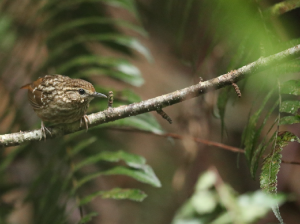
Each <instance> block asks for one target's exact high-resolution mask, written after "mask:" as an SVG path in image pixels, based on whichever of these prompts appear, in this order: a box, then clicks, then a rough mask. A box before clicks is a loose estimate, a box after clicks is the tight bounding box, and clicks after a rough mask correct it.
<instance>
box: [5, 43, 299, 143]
mask: <svg viewBox="0 0 300 224" xmlns="http://www.w3.org/2000/svg"><path fill="white" fill-rule="evenodd" d="M299 56H300V45H297V46H294V47H292V48H289V49H287V50H285V51H282V52H280V53H277V54H275V55H271V56H269V57H266V58H260V59H259V60H257V61H255V62H252V63H250V64H248V65H246V66H244V67H241V68H240V69H238V70H234V71H231V72H229V73H227V74H224V75H221V76H219V77H217V78H213V79H210V80H207V81H205V82H200V83H198V84H196V85H192V86H190V87H187V88H184V89H181V90H176V91H175V92H173V93H169V94H166V95H162V96H158V97H156V98H152V99H149V100H145V101H142V102H139V103H133V104H130V105H126V106H120V107H116V108H108V109H107V110H105V111H101V112H98V113H94V114H90V115H88V119H89V121H90V125H89V127H94V126H97V125H99V124H103V123H108V122H111V121H115V120H118V119H122V118H125V117H130V116H135V115H138V114H143V113H147V112H150V111H158V110H161V109H162V108H164V107H167V106H171V105H173V104H176V103H180V102H182V101H185V100H188V99H191V98H194V97H197V96H199V95H201V94H204V93H206V92H208V91H212V90H215V89H220V88H222V87H224V86H227V85H232V83H236V82H238V81H239V80H241V79H244V78H245V77H248V76H250V75H253V74H255V73H257V72H260V71H263V70H266V69H267V68H268V67H270V66H272V65H278V64H280V63H284V62H286V61H287V60H288V59H295V58H297V57H299ZM49 129H50V131H51V133H52V135H49V134H47V139H51V138H57V137H61V136H63V135H66V134H70V133H73V132H77V131H80V130H83V129H84V127H82V128H81V127H80V126H79V121H78V122H74V123H72V124H61V125H56V126H53V127H49ZM41 136H42V133H41V130H40V129H39V130H32V131H26V132H22V131H20V132H17V133H12V134H5V135H0V146H4V147H7V146H15V145H20V144H22V143H25V142H32V141H39V140H40V138H41Z"/></svg>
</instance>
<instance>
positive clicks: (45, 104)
mask: <svg viewBox="0 0 300 224" xmlns="http://www.w3.org/2000/svg"><path fill="white" fill-rule="evenodd" d="M21 89H27V90H28V100H29V102H30V104H31V106H32V108H33V110H34V112H35V113H36V114H37V116H38V117H39V118H40V119H41V131H42V136H41V138H40V140H41V139H42V137H44V139H46V132H48V133H49V134H50V135H51V132H50V131H49V129H48V128H47V127H46V126H45V124H44V122H50V123H52V124H66V123H73V122H75V121H78V120H80V127H81V126H82V123H83V122H84V123H85V127H86V130H88V123H89V119H88V116H87V115H86V111H87V109H88V107H89V104H90V102H91V100H93V99H94V98H95V97H103V98H107V96H106V95H104V94H102V93H98V92H96V91H95V88H94V86H93V85H92V84H91V83H89V82H87V81H85V80H82V79H72V78H70V77H68V76H63V75H46V76H44V77H41V78H38V79H37V80H36V81H34V82H32V83H29V84H26V85H24V86H22V87H21Z"/></svg>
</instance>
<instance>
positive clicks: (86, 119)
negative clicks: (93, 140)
mask: <svg viewBox="0 0 300 224" xmlns="http://www.w3.org/2000/svg"><path fill="white" fill-rule="evenodd" d="M83 122H84V123H85V129H86V131H88V129H89V123H90V120H89V117H88V116H87V115H83V117H82V118H81V119H80V127H81V126H82V123H83Z"/></svg>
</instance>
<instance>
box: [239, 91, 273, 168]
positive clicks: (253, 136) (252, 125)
mask: <svg viewBox="0 0 300 224" xmlns="http://www.w3.org/2000/svg"><path fill="white" fill-rule="evenodd" d="M273 91H274V90H273ZM273 91H270V92H269V93H268V95H267V96H266V97H265V98H264V100H263V102H262V104H261V106H260V108H259V109H258V110H257V111H256V112H255V113H254V114H253V115H252V116H251V117H250V119H249V122H248V125H247V126H246V128H245V131H244V133H243V139H244V140H243V144H244V145H245V154H246V158H247V160H248V162H249V164H251V163H252V159H253V154H254V152H255V148H256V145H257V141H258V139H259V137H260V133H261V131H262V128H263V127H264V125H265V123H266V121H267V119H268V118H269V116H270V115H271V112H272V110H274V108H275V107H276V104H278V101H277V102H276V103H275V104H274V105H273V107H272V109H271V111H269V113H268V115H267V117H266V118H265V119H264V121H263V123H262V125H261V126H260V127H259V128H258V129H257V125H258V120H259V118H260V116H261V113H262V111H263V109H264V108H265V106H266V104H267V102H268V100H269V99H270V97H271V96H272V94H273Z"/></svg>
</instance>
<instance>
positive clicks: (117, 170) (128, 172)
mask: <svg viewBox="0 0 300 224" xmlns="http://www.w3.org/2000/svg"><path fill="white" fill-rule="evenodd" d="M103 175H125V176H129V177H132V178H134V179H136V180H137V181H140V182H142V183H146V184H150V185H152V186H154V187H161V183H160V181H159V179H158V178H157V177H156V176H155V174H154V172H153V170H152V168H151V167H150V166H147V165H144V167H143V170H141V169H136V170H135V169H130V168H127V167H123V166H116V167H114V168H112V169H109V170H107V171H100V172H96V173H93V174H90V175H87V176H86V177H84V178H83V179H81V180H79V181H78V184H77V185H76V187H75V188H74V189H73V191H72V194H73V193H74V191H75V190H77V189H78V188H79V187H81V186H82V185H83V184H85V183H86V182H88V181H91V180H93V179H95V178H97V177H99V176H103Z"/></svg>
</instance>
